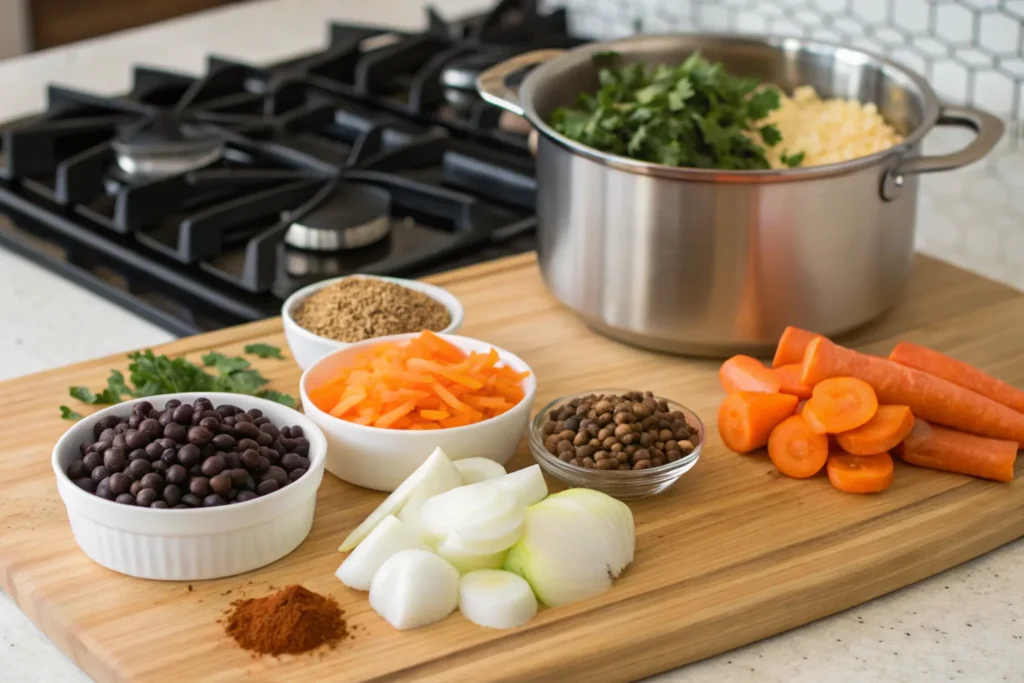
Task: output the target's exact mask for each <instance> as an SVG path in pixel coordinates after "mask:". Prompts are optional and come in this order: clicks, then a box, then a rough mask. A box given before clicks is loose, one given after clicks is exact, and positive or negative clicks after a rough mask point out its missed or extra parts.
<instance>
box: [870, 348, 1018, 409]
mask: <svg viewBox="0 0 1024 683" xmlns="http://www.w3.org/2000/svg"><path fill="white" fill-rule="evenodd" d="M889 360H891V361H896V362H897V363H899V364H900V365H906V366H907V367H908V368H917V369H918V370H924V371H925V372H927V373H930V374H932V375H935V376H936V377H941V378H942V379H944V380H947V381H949V382H952V383H953V384H955V385H957V386H958V387H963V388H964V389H970V390H971V391H973V392H975V393H978V394H981V395H982V396H988V397H989V398H990V399H992V400H993V401H997V402H999V403H1002V404H1003V405H1004V406H1009V407H1010V408H1013V409H1014V410H1016V411H1017V412H1020V413H1024V391H1022V390H1020V389H1018V388H1016V387H1014V386H1011V385H1009V384H1007V383H1006V382H1004V381H1002V380H999V379H996V378H995V377H993V376H992V375H989V374H986V373H984V372H982V371H981V370H979V369H978V368H976V367H973V366H971V365H968V364H967V363H965V362H963V361H961V360H957V359H956V358H952V357H950V356H947V355H946V354H944V353H941V352H939V351H936V350H934V349H929V348H928V347H927V346H919V345H918V344H911V343H910V342H900V343H899V344H897V345H896V348H894V349H893V350H892V353H890V354H889Z"/></svg>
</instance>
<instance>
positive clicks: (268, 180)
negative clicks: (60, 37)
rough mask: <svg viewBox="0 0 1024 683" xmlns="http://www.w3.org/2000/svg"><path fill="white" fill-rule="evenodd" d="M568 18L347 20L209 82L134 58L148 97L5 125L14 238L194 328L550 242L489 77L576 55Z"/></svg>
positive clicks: (0, 200)
mask: <svg viewBox="0 0 1024 683" xmlns="http://www.w3.org/2000/svg"><path fill="white" fill-rule="evenodd" d="M582 42H584V41H583V40H582V39H580V38H575V37H573V36H570V35H569V34H568V32H567V29H566V16H565V11H564V10H556V11H553V12H550V13H542V12H540V11H538V10H537V8H536V5H535V2H534V1H533V0H503V1H502V2H500V3H499V4H498V5H497V6H496V7H495V8H494V9H493V10H492V11H491V12H489V13H487V14H485V15H481V16H476V17H471V18H468V19H464V20H461V21H458V22H447V21H445V20H443V19H442V18H441V17H440V16H439V15H438V14H437V13H436V12H434V11H433V10H428V28H427V29H426V30H425V31H424V32H422V33H406V32H397V31H391V30H389V29H387V28H384V27H373V26H354V25H343V24H334V25H331V26H330V43H329V47H328V48H327V49H326V50H325V51H323V52H319V53H316V54H309V55H305V56H302V57H300V58H297V59H292V60H289V61H287V62H284V63H280V64H275V65H271V66H254V65H251V64H244V63H238V62H235V61H230V60H226V59H222V58H218V57H210V58H209V60H208V69H207V73H206V75H204V76H202V77H199V78H196V77H191V76H186V75H182V74H178V73H172V72H168V71H165V70H160V69H153V68H148V67H142V66H139V67H135V69H134V80H133V87H132V89H131V91H130V92H129V93H127V94H125V95H123V96H120V97H112V98H110V97H101V96H97V95H92V94H90V93H86V92H81V91H77V90H73V89H70V88H65V87H58V86H50V87H49V89H48V104H47V108H46V111H45V112H44V113H42V114H40V115H38V116H35V117H31V118H30V119H26V120H23V121H18V122H14V123H11V124H8V125H6V126H3V127H2V139H0V215H3V216H6V217H7V218H8V219H9V221H3V220H0V245H3V246H4V247H6V248H9V249H12V250H13V251H15V252H17V253H20V254H22V255H25V256H27V257H29V258H30V259H32V260H33V261H36V262H37V263H40V264H42V265H44V266H46V267H48V268H50V269H52V270H54V271H57V272H59V273H60V274H62V275H64V276H65V277H67V278H69V279H71V280H73V281H75V282H77V283H79V284H82V285H84V286H86V287H88V288H89V289H91V290H93V291H95V292H97V293H99V294H101V295H103V296H105V297H107V298H109V299H111V300H113V301H114V302H116V303H118V304H119V305H122V306H124V307H126V308H128V309H130V310H132V311H134V312H136V313H137V314H139V315H141V316H142V317H144V318H146V319H148V320H151V321H153V322H155V323H157V324H159V325H161V326H163V327H165V328H167V329H168V330H170V331H172V332H174V333H176V334H182V335H184V334H193V333H197V332H201V331H207V330H211V329H217V328H220V327H224V326H227V325H232V324H237V323H242V322H247V321H251V320H258V319H262V318H265V317H268V316H271V315H275V314H276V313H277V312H278V311H279V309H280V305H281V301H282V300H283V299H284V298H285V297H287V296H288V295H289V294H290V293H291V292H293V291H295V290H296V289H298V288H300V287H303V286H305V285H307V284H309V283H311V282H315V281H317V280H321V279H324V278H328V277H334V276H338V275H344V274H348V273H372V274H380V275H401V276H407V277H418V276H422V275H426V274H429V273H431V272H436V271H439V270H446V269H449V268H453V267H457V266H462V265H468V264H470V263H474V262H478V261H483V260H488V259H491V258H496V257H498V256H502V255H507V254H512V253H517V252H521V251H526V250H529V249H532V248H533V246H534V242H533V230H534V226H535V222H534V215H533V213H534V201H535V193H536V184H535V180H534V175H533V160H532V157H531V156H530V154H529V152H528V150H527V147H526V138H525V135H524V131H523V130H522V126H521V122H520V125H516V123H517V122H515V121H508V120H507V118H503V116H502V113H501V111H500V110H498V109H497V108H494V107H491V106H489V105H487V104H486V103H484V102H483V101H482V100H481V99H479V98H478V97H477V96H476V94H475V91H474V82H475V78H476V75H477V74H479V73H480V72H481V71H482V70H484V69H486V68H487V67H488V66H491V65H493V64H496V63H498V62H499V61H501V60H503V59H506V58H507V57H509V56H511V55H514V54H516V53H518V52H524V51H527V50H531V49H535V48H539V47H571V46H574V45H578V44H580V43H582Z"/></svg>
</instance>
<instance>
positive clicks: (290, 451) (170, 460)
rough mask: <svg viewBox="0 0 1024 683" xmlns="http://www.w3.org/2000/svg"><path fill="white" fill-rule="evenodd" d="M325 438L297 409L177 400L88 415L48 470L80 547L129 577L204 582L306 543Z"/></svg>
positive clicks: (218, 398) (239, 398)
mask: <svg viewBox="0 0 1024 683" xmlns="http://www.w3.org/2000/svg"><path fill="white" fill-rule="evenodd" d="M326 454H327V442H326V439H325V438H324V435H323V433H322V432H321V431H320V429H319V428H317V426H316V425H315V424H313V422H312V421H311V420H309V419H308V418H307V417H306V416H304V415H303V414H302V413H300V412H298V411H297V410H292V409H291V408H288V407H286V406H283V405H281V404H280V403H275V402H273V401H268V400H266V399H261V398H255V397H253V396H243V395H240V394H227V393H203V394H200V393H182V394H175V395H163V396H152V397H148V398H145V399H138V400H133V401H126V402H125V403H120V404H117V405H114V406H111V407H109V408H107V409H105V410H101V411H99V412H97V413H94V414H93V415H89V416H87V417H85V418H83V419H82V420H80V421H79V422H78V423H76V424H75V425H74V426H73V427H71V429H69V430H68V431H67V432H66V433H65V434H64V436H63V437H61V439H60V440H59V441H58V442H57V445H56V446H55V447H54V450H53V457H52V464H53V469H54V474H55V475H56V477H57V490H58V492H59V493H60V496H61V499H62V500H63V501H64V506H65V507H66V508H67V513H68V521H69V522H70V523H71V531H72V533H73V534H74V537H75V541H76V542H77V543H78V545H79V547H80V548H81V549H82V550H83V551H84V552H85V554H86V555H88V556H89V557H90V558H92V559H93V560H95V561H96V562H97V563H99V564H101V565H103V566H104V567H107V568H108V569H112V570H114V571H117V572H120V573H122V574H128V575H130V576H136V577H139V578H145V579H163V580H178V581H184V580H202V579H213V578H217V577H222V576H231V575H234V574H240V573H242V572H246V571H250V570H252V569H257V568H259V567H262V566H264V565H267V564H270V563H271V562H274V561H275V560H278V559H280V558H281V557H284V556H285V555H287V554H288V553H290V552H291V551H292V550H294V549H295V548H296V547H298V546H299V544H300V543H302V541H303V540H304V539H305V538H306V536H307V535H308V534H309V530H310V527H311V526H312V523H313V511H314V507H315V505H316V492H317V489H318V488H319V486H320V481H321V480H322V478H323V473H324V464H325V462H326Z"/></svg>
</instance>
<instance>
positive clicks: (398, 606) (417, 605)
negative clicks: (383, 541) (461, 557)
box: [370, 550, 459, 631]
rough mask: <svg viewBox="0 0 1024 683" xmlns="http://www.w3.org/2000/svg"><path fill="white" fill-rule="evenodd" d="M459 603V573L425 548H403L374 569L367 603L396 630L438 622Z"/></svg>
mask: <svg viewBox="0 0 1024 683" xmlns="http://www.w3.org/2000/svg"><path fill="white" fill-rule="evenodd" d="M458 603H459V573H458V572H457V571H455V567H453V566H451V565H450V564H448V563H447V562H445V561H444V560H442V559H441V558H440V557H438V556H437V555H435V554H433V553H431V552H427V551H425V550H403V551H402V552H400V553H397V554H396V555H392V556H391V558H390V559H388V561H387V562H385V563H384V565H383V566H382V567H381V568H380V570H378V571H377V575H376V576H374V577H373V583H372V585H371V586H370V606H371V607H373V609H374V611H375V612H377V614H379V615H380V616H382V617H384V619H385V620H387V621H388V623H390V624H391V625H392V626H394V627H395V628H397V629H399V630H403V631H404V630H406V629H411V628H419V627H420V626H426V625H427V624H433V623H434V622H435V621H441V620H442V619H444V618H445V617H447V616H448V615H449V614H451V613H452V612H454V611H455V608H456V607H457V606H458Z"/></svg>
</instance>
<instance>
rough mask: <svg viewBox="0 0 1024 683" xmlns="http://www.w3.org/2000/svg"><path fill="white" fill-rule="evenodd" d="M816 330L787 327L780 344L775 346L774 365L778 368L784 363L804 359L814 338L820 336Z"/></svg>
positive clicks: (788, 363) (787, 363)
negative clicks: (809, 330)
mask: <svg viewBox="0 0 1024 683" xmlns="http://www.w3.org/2000/svg"><path fill="white" fill-rule="evenodd" d="M820 336H821V335H820V334H817V333H816V332H808V331H807V330H802V329H800V328H799V327H792V326H790V327H787V328H786V329H784V330H783V331H782V336H781V337H779V345H778V346H776V347H775V357H774V358H772V367H773V368H778V367H782V366H783V365H791V364H793V363H799V362H800V361H802V360H803V359H804V351H805V350H806V349H807V345H808V344H810V343H811V340H812V339H816V338H817V337H820Z"/></svg>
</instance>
